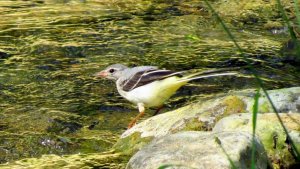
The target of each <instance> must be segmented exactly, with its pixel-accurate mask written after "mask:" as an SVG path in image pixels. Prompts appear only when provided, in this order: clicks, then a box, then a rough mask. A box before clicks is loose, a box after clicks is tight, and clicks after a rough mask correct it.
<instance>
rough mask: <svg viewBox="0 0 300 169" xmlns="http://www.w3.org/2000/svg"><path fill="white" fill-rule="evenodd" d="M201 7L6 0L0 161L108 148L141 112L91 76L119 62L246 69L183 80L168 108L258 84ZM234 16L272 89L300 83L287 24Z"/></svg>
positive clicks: (1, 26)
mask: <svg viewBox="0 0 300 169" xmlns="http://www.w3.org/2000/svg"><path fill="white" fill-rule="evenodd" d="M117 2H118V3H117ZM150 3H152V4H150ZM149 4H150V5H149ZM202 9H205V8H203V6H202V5H201V4H200V5H199V3H198V2H196V1H195V2H190V3H188V4H180V3H171V2H166V3H163V2H159V1H156V2H155V3H154V2H151V1H141V2H140V1H137V2H134V1H124V2H119V1H116V2H110V1H97V0H90V1H89V0H77V1H76V0H45V1H43V0H31V1H30V0H27V1H14V0H5V1H0V18H1V19H0V154H1V155H0V163H5V162H7V161H12V160H17V159H21V158H24V157H39V156H41V155H42V154H51V153H54V154H59V155H62V154H73V153H89V152H102V151H106V150H108V149H109V148H110V147H111V146H112V144H113V143H114V142H115V141H116V139H117V138H118V137H119V135H120V133H122V132H123V131H124V130H125V129H126V126H127V123H128V122H129V121H130V119H131V118H132V117H134V116H135V115H136V114H137V110H136V108H135V106H134V105H132V104H131V103H129V102H128V101H126V100H125V99H123V98H121V97H120V96H119V94H118V93H117V91H116V89H115V86H114V83H113V82H110V81H106V80H103V79H96V78H95V77H94V76H93V74H94V73H95V72H97V71H100V70H102V69H103V68H105V67H106V66H108V65H110V64H113V63H123V64H126V65H129V66H133V65H155V66H159V67H161V68H166V69H171V70H178V71H181V70H192V71H205V70H210V69H221V68H235V69H237V71H238V72H239V75H237V76H235V77H222V78H212V79H205V80H198V81H196V82H194V83H192V84H191V85H188V86H185V87H183V88H182V89H181V90H180V91H179V92H178V93H177V94H176V95H175V97H173V98H172V99H171V100H170V101H169V102H168V103H167V106H166V109H165V110H164V111H167V110H172V109H175V108H178V107H181V106H183V105H186V104H188V103H189V102H191V101H195V100H197V98H199V97H202V96H206V95H214V94H217V93H221V92H227V91H229V90H238V89H246V88H256V83H255V80H254V78H253V77H252V76H251V72H250V71H249V69H248V68H247V67H246V66H247V64H246V63H245V61H243V59H242V58H241V56H240V54H239V52H238V51H237V49H236V47H235V46H234V44H233V43H232V42H231V41H230V39H229V38H228V36H227V34H226V32H224V30H223V29H222V28H221V27H220V25H219V23H218V22H217V21H216V20H215V19H213V18H212V16H211V15H210V14H209V12H208V11H206V10H202ZM229 26H230V28H231V31H232V33H233V34H234V35H235V37H236V39H237V40H238V42H239V44H240V45H241V47H242V48H243V49H244V50H245V54H246V56H247V57H248V58H249V59H250V60H251V62H252V65H253V66H254V68H255V70H256V71H257V72H258V74H259V75H260V76H261V77H262V79H263V81H264V82H265V84H266V87H267V88H268V89H275V88H284V87H291V86H299V85H300V80H299V79H300V76H299V73H300V68H299V62H296V61H294V60H293V57H290V56H289V55H288V54H287V53H288V52H286V50H288V49H285V43H286V42H287V41H288V40H289V35H288V32H287V31H284V28H282V31H281V32H280V33H276V34H274V31H273V32H272V31H270V30H268V29H264V28H263V27H262V24H261V23H258V24H257V26H256V25H248V27H246V26H245V27H235V26H233V25H231V24H229ZM291 58H292V59H291ZM149 111H150V112H152V111H153V110H149ZM150 114H151V113H150ZM148 116H149V115H148Z"/></svg>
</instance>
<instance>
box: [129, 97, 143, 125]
mask: <svg viewBox="0 0 300 169" xmlns="http://www.w3.org/2000/svg"><path fill="white" fill-rule="evenodd" d="M138 108H139V114H138V115H137V116H136V117H135V118H134V119H133V120H132V121H131V122H130V123H129V124H128V129H130V128H131V127H132V126H134V125H135V123H136V122H137V121H138V119H140V118H141V117H142V116H143V115H144V113H145V107H144V104H143V103H138Z"/></svg>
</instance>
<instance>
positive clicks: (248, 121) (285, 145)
mask: <svg viewBox="0 0 300 169" xmlns="http://www.w3.org/2000/svg"><path fill="white" fill-rule="evenodd" d="M279 116H280V118H281V120H282V122H283V124H284V126H285V127H286V129H287V130H288V132H289V134H290V136H291V138H292V140H293V142H294V144H295V145H296V147H297V149H298V151H299V150H300V125H299V124H300V114H299V113H281V114H279ZM256 125H257V126H256V135H257V136H258V138H259V139H260V140H261V141H262V143H263V145H264V147H265V149H266V151H267V154H268V157H269V159H270V161H271V162H272V164H273V166H274V167H275V168H278V167H284V168H286V167H289V166H291V165H294V164H295V163H296V161H295V158H294V156H293V154H292V153H291V152H292V151H291V142H290V140H289V139H288V137H287V135H286V133H285V132H284V129H283V128H282V126H281V124H280V122H279V121H278V118H277V116H276V114H275V113H265V114H258V116H257V122H256ZM252 127H253V123H252V114H251V113H243V114H234V115H231V116H228V117H225V118H223V119H222V120H220V121H219V122H218V123H217V124H216V126H215V127H214V129H213V131H215V132H223V131H236V132H239V131H247V132H250V133H251V132H252Z"/></svg>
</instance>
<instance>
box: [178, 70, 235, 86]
mask: <svg viewBox="0 0 300 169" xmlns="http://www.w3.org/2000/svg"><path fill="white" fill-rule="evenodd" d="M199 74H200V75H199ZM201 74H204V75H201ZM236 74H237V73H236V72H227V73H214V74H207V73H201V72H200V73H194V74H191V75H188V76H184V77H182V78H181V79H179V80H178V83H182V82H188V81H191V80H196V79H203V78H208V77H216V76H232V75H236ZM197 75H199V76H197Z"/></svg>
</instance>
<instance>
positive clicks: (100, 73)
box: [95, 70, 108, 78]
mask: <svg viewBox="0 0 300 169" xmlns="http://www.w3.org/2000/svg"><path fill="white" fill-rule="evenodd" d="M95 76H96V77H102V78H105V77H107V76H108V73H107V72H106V71H104V70H103V71H101V72H98V73H95Z"/></svg>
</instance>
